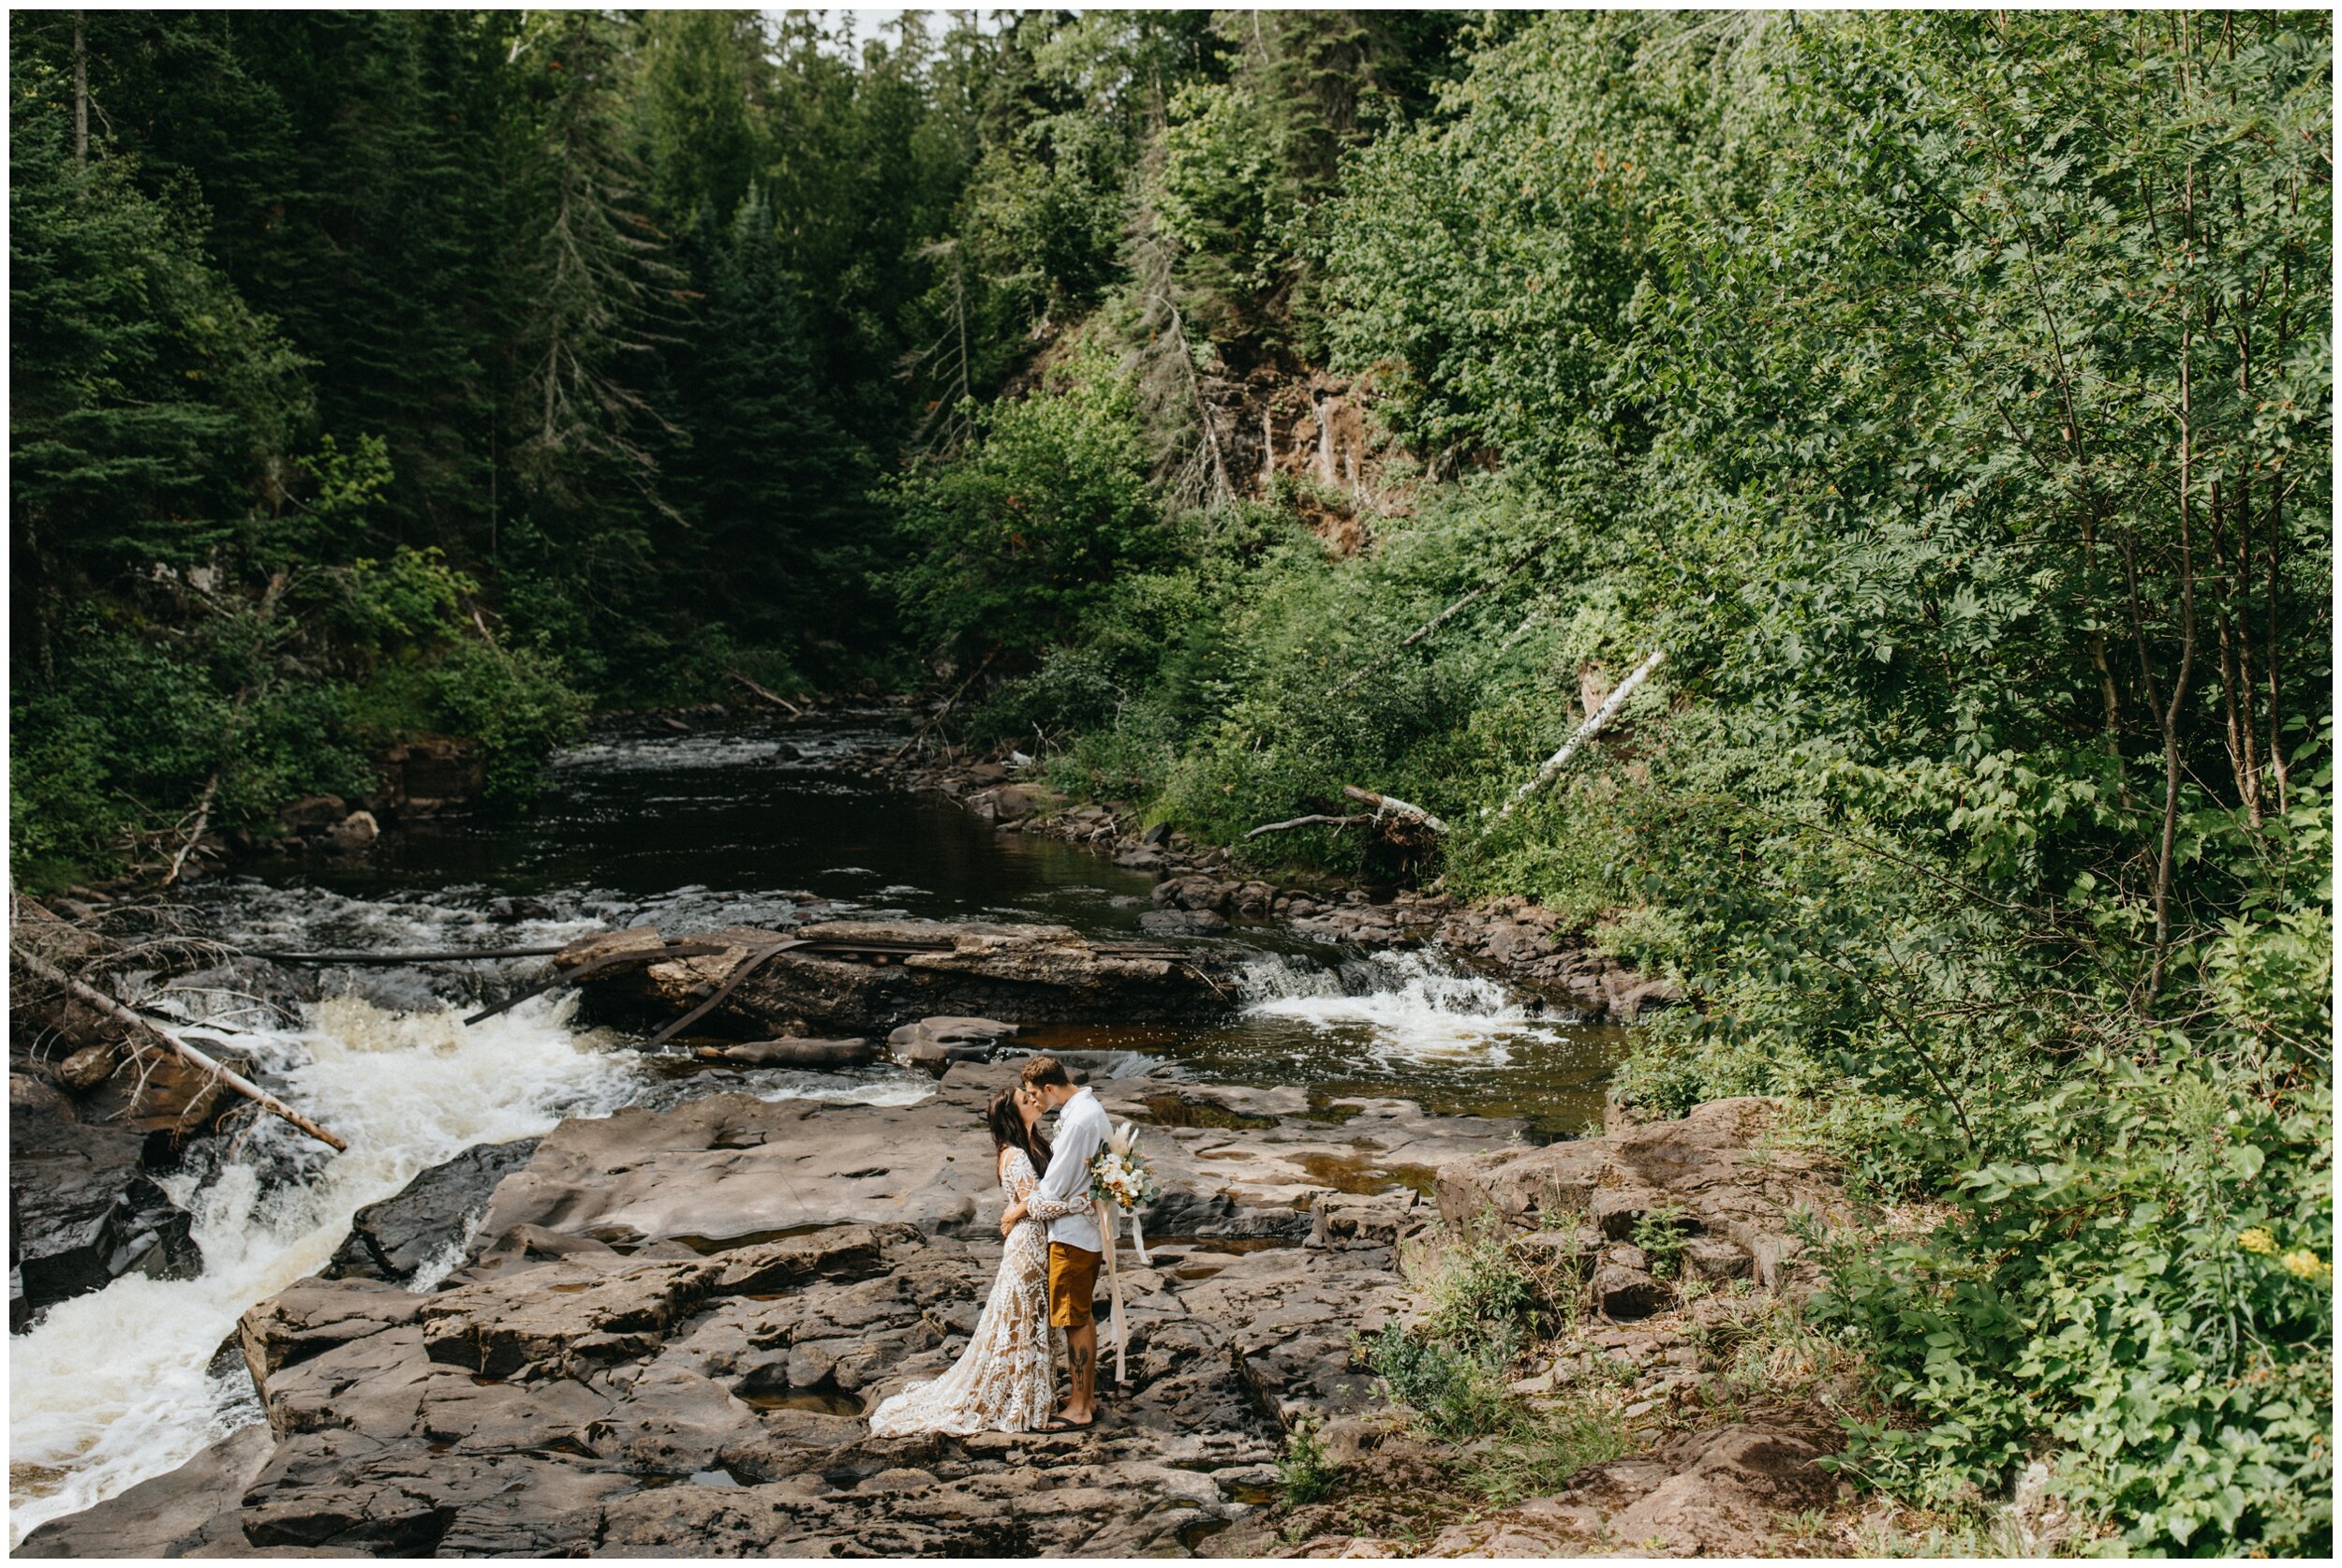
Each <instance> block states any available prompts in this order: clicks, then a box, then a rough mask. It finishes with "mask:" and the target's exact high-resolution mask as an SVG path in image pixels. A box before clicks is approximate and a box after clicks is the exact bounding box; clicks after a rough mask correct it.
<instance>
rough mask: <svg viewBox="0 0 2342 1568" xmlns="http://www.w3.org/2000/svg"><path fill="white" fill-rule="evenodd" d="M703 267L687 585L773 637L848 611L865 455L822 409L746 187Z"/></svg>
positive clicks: (791, 294) (781, 277)
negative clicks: (693, 521)
mask: <svg viewBox="0 0 2342 1568" xmlns="http://www.w3.org/2000/svg"><path fill="white" fill-rule="evenodd" d="M710 274H711V275H710V279H709V287H708V290H707V300H706V303H705V306H704V318H703V321H702V324H701V327H700V330H699V332H698V333H697V339H698V343H697V347H698V354H697V356H696V363H695V366H694V369H695V372H696V382H695V396H694V397H693V398H692V400H691V402H690V404H689V410H690V412H689V420H690V425H691V430H692V436H693V451H692V456H691V461H690V465H689V467H690V473H691V476H692V492H693V500H694V503H695V506H696V510H697V513H698V519H697V522H698V526H697V530H696V534H697V546H696V550H695V552H694V558H695V564H696V567H697V573H696V575H697V584H696V585H697V587H698V588H699V590H700V602H704V603H707V604H713V605H718V606H720V607H721V614H722V615H723V617H724V619H725V620H727V621H728V622H729V623H730V624H731V625H732V626H733V627H734V629H735V631H736V632H737V633H738V634H739V635H741V636H742V637H743V638H744V639H745V640H747V641H749V642H751V643H760V644H762V645H766V646H784V647H785V646H789V645H791V644H793V643H799V642H800V641H802V639H803V638H804V636H805V635H806V634H807V633H808V630H813V631H834V630H836V629H839V628H840V627H842V626H843V625H844V624H846V622H847V621H848V620H849V619H850V618H851V614H852V602H853V600H854V599H855V598H856V597H857V596H856V595H855V594H854V593H853V592H852V585H854V584H859V583H860V581H861V579H862V576H863V574H864V570H866V568H867V560H865V559H864V557H865V555H867V542H866V540H867V510H866V508H865V505H864V503H863V501H862V499H861V496H862V494H863V492H864V491H865V490H866V489H867V486H868V483H869V481H870V475H869V472H868V466H867V461H866V460H865V459H864V458H863V456H862V454H861V453H860V452H859V451H857V450H856V449H855V448H854V446H853V445H852V442H850V441H849V440H848V439H847V438H846V437H845V436H843V435H842V433H841V432H840V431H839V429H838V428H837V423H836V422H835V421H833V420H832V419H831V418H830V416H829V414H828V412H827V411H826V406H825V400H824V399H823V397H822V395H821V393H820V390H819V388H818V386H817V384H816V381H815V377H814V374H813V367H812V358H811V355H810V353H809V352H808V345H807V341H806V339H807V333H806V329H805V322H804V318H803V314H802V312H801V310H800V308H799V306H798V303H797V297H798V283H797V280H796V279H795V278H794V277H793V276H792V275H791V274H789V272H788V271H787V269H786V268H785V267H784V266H783V265H782V261H781V253H780V245H779V242H778V238H777V236H776V234H775V232H774V223H773V212H772V208H771V206H770V205H769V203H768V202H767V201H766V200H765V199H764V196H763V191H762V189H761V188H760V187H756V186H751V187H750V188H749V192H748V195H747V198H746V200H743V201H742V202H741V204H740V206H739V207H738V208H737V209H736V211H735V212H734V214H733V219H732V222H731V224H730V225H729V226H728V228H727V229H726V230H725V232H724V234H723V236H722V239H721V243H720V244H719V245H718V246H716V247H715V248H714V255H713V257H712V266H711V268H710ZM841 589H842V590H845V591H844V592H843V593H842V594H841Z"/></svg>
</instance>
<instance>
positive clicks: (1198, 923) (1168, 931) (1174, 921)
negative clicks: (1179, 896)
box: [1138, 910, 1228, 937]
mask: <svg viewBox="0 0 2342 1568" xmlns="http://www.w3.org/2000/svg"><path fill="white" fill-rule="evenodd" d="M1138 928H1139V929H1140V930H1142V931H1145V932H1147V933H1148V934H1149V935H1150V936H1157V937H1217V936H1219V935H1220V934H1222V933H1223V932H1224V931H1226V930H1227V929H1228V922H1227V918H1226V917H1225V916H1224V915H1222V914H1219V913H1218V912H1216V911H1214V910H1148V911H1147V912H1146V913H1145V914H1143V915H1140V916H1139V917H1138Z"/></svg>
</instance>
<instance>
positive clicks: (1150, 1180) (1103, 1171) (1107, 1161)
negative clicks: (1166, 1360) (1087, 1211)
mask: <svg viewBox="0 0 2342 1568" xmlns="http://www.w3.org/2000/svg"><path fill="white" fill-rule="evenodd" d="M1162 1194H1163V1189H1162V1188H1160V1187H1158V1186H1156V1185H1155V1178H1154V1175H1153V1173H1151V1172H1149V1170H1148V1169H1147V1161H1144V1160H1141V1159H1140V1158H1139V1157H1138V1130H1137V1129H1136V1128H1134V1127H1133V1126H1132V1125H1131V1124H1130V1123H1129V1122H1127V1121H1126V1122H1124V1123H1123V1124H1122V1125H1121V1126H1119V1127H1118V1128H1116V1129H1114V1130H1113V1131H1112V1132H1108V1133H1107V1134H1106V1141H1105V1145H1104V1147H1102V1148H1100V1149H1099V1150H1098V1152H1097V1153H1095V1154H1093V1155H1091V1156H1090V1157H1089V1201H1090V1203H1091V1204H1092V1205H1093V1206H1094V1207H1095V1209H1096V1212H1097V1216H1098V1239H1099V1241H1100V1242H1101V1243H1102V1244H1103V1245H1104V1248H1105V1265H1106V1292H1107V1294H1109V1295H1111V1296H1112V1297H1113V1299H1114V1378H1115V1381H1116V1382H1117V1383H1128V1382H1129V1381H1130V1369H1129V1368H1128V1367H1127V1366H1126V1365H1125V1362H1126V1360H1127V1359H1128V1357H1129V1355H1130V1338H1131V1335H1130V1324H1129V1321H1128V1319H1127V1318H1126V1317H1125V1315H1124V1314H1123V1311H1122V1278H1121V1275H1120V1274H1119V1272H1118V1271H1117V1269H1116V1268H1115V1263H1114V1233H1115V1232H1116V1231H1118V1230H1119V1229H1120V1228H1121V1223H1120V1217H1121V1216H1123V1215H1126V1214H1127V1215H1129V1216H1130V1220H1131V1250H1133V1251H1134V1252H1135V1253H1136V1254H1137V1255H1138V1266H1139V1267H1141V1268H1149V1267H1152V1266H1153V1265H1152V1264H1151V1263H1150V1262H1149V1259H1148V1256H1147V1237H1146V1236H1145V1235H1142V1234H1141V1233H1140V1231H1139V1228H1138V1211H1139V1210H1140V1209H1141V1208H1142V1207H1144V1206H1146V1205H1148V1204H1149V1203H1151V1202H1153V1201H1154V1200H1155V1199H1156V1198H1158V1197H1160V1196H1162Z"/></svg>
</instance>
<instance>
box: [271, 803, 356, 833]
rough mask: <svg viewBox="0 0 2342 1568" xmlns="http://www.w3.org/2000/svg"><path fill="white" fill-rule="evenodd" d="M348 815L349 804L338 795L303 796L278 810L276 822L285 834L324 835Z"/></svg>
mask: <svg viewBox="0 0 2342 1568" xmlns="http://www.w3.org/2000/svg"><path fill="white" fill-rule="evenodd" d="M348 815H349V804H348V802H347V801H345V800H343V799H342V797H341V796H339V795H304V796H302V797H301V798H300V799H299V800H297V801H294V802H293V803H292V804H291V805H289V806H284V807H282V808H280V809H279V810H278V811H277V813H276V820H277V821H278V822H280V823H282V824H283V826H284V829H285V831H286V832H287V833H290V834H295V835H303V836H305V835H309V834H319V833H324V832H327V831H329V830H330V829H332V828H333V827H334V825H335V824H336V823H338V822H340V821H342V819H344V818H345V817H347V816H348Z"/></svg>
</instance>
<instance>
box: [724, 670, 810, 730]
mask: <svg viewBox="0 0 2342 1568" xmlns="http://www.w3.org/2000/svg"><path fill="white" fill-rule="evenodd" d="M732 678H733V679H734V680H735V681H738V682H739V683H740V684H741V685H742V686H745V687H747V688H749V690H750V691H752V692H754V693H755V694H756V695H757V696H759V697H762V698H763V699H764V701H766V702H767V703H772V705H773V706H775V707H777V708H778V709H780V711H781V712H783V713H785V714H787V715H788V716H789V717H792V718H803V717H805V710H804V709H803V708H801V707H799V706H797V704H796V703H793V702H791V701H790V700H789V699H788V698H786V697H778V696H775V695H774V694H773V693H772V692H769V691H767V690H765V689H764V688H763V687H761V686H759V685H757V684H756V683H755V682H754V681H752V680H750V679H749V678H748V676H746V675H744V674H742V673H740V672H739V671H737V670H734V672H733V673H732Z"/></svg>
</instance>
